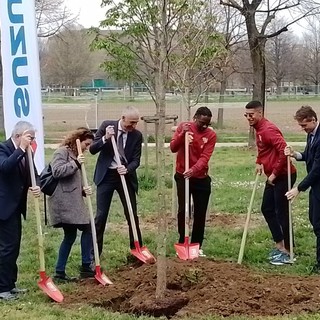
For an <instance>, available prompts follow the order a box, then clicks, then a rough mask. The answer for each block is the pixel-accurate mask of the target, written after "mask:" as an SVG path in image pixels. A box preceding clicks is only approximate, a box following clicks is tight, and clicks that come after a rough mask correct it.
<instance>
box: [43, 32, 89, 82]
mask: <svg viewBox="0 0 320 320" xmlns="http://www.w3.org/2000/svg"><path fill="white" fill-rule="evenodd" d="M90 42H91V38H90V37H89V35H88V34H87V33H86V30H78V29H65V30H63V31H62V32H60V33H59V34H57V35H55V36H53V37H51V38H49V39H48V41H47V44H46V51H45V53H43V57H42V59H41V62H42V74H43V81H44V82H45V83H46V84H47V85H51V84H61V85H63V86H65V87H71V88H73V87H76V86H79V85H80V84H81V83H82V82H83V81H86V80H91V78H92V74H91V73H92V70H93V69H92V65H93V61H92V53H91V52H90V49H89V44H90Z"/></svg>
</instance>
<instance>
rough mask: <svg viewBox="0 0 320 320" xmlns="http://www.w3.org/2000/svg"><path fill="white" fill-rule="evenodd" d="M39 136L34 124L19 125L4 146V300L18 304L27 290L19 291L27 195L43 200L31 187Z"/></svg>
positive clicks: (0, 253) (0, 246)
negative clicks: (30, 154)
mask: <svg viewBox="0 0 320 320" xmlns="http://www.w3.org/2000/svg"><path fill="white" fill-rule="evenodd" d="M34 136H35V130H34V128H33V126H32V124H31V123H29V122H26V121H19V122H18V123H17V124H16V125H15V127H14V129H13V131H12V135H11V138H10V139H8V140H7V141H4V142H2V143H0V208H1V210H0V299H1V300H14V299H16V298H17V294H18V293H23V292H26V289H19V288H17V287H16V281H17V275H18V266H17V259H18V256H19V251H20V242H21V215H23V217H24V218H25V217H26V211H27V209H26V207H27V194H28V190H30V191H31V192H32V193H33V195H34V196H36V197H39V196H40V187H30V186H31V179H30V173H29V166H28V158H27V157H26V150H27V148H30V144H31V142H32V141H33V139H34Z"/></svg>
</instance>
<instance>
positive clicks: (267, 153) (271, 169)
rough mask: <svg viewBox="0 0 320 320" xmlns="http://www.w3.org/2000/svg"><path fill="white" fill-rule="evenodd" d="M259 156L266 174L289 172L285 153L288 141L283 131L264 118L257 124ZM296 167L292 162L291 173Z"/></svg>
mask: <svg viewBox="0 0 320 320" xmlns="http://www.w3.org/2000/svg"><path fill="white" fill-rule="evenodd" d="M254 128H255V130H256V144H257V148H258V156H257V160H256V163H258V164H262V165H263V170H264V173H265V174H266V176H268V177H269V176H270V175H271V174H272V173H273V174H274V175H275V176H280V175H285V174H287V157H286V156H285V155H284V148H285V147H286V141H285V140H284V138H283V135H282V133H281V131H280V130H279V129H278V127H276V126H275V125H274V124H273V123H272V122H270V121H269V120H267V119H265V118H262V119H261V120H260V121H259V122H258V123H257V124H256V125H255V126H254ZM294 172H296V168H295V167H294V165H293V164H292V163H291V173H294Z"/></svg>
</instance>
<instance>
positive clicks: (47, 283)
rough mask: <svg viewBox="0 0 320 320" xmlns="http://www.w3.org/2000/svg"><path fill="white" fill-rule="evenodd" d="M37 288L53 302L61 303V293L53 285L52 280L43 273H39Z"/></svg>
mask: <svg viewBox="0 0 320 320" xmlns="http://www.w3.org/2000/svg"><path fill="white" fill-rule="evenodd" d="M38 287H39V288H40V289H41V290H42V291H43V292H44V293H45V294H46V295H48V296H49V297H50V298H51V299H52V300H54V301H55V302H62V301H63V295H62V293H61V292H60V290H59V289H58V288H57V287H56V285H55V284H54V283H53V281H52V279H51V278H50V277H48V276H47V275H46V273H45V272H43V271H40V280H39V281H38Z"/></svg>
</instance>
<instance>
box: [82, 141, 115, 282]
mask: <svg viewBox="0 0 320 320" xmlns="http://www.w3.org/2000/svg"><path fill="white" fill-rule="evenodd" d="M76 143H77V148H78V154H82V150H81V143H80V140H79V139H77V140H76ZM81 173H82V181H83V185H84V187H88V179H87V172H86V168H85V166H84V163H81ZM86 199H87V204H88V210H89V216H90V224H91V233H92V242H93V254H94V262H95V265H96V274H95V276H94V277H95V279H96V280H97V281H98V282H99V283H101V284H102V285H103V286H105V285H106V284H112V282H111V280H110V279H109V278H108V277H107V276H106V275H105V274H104V273H103V272H101V266H100V258H99V252H98V244H97V234H96V226H95V224H94V217H93V210H92V202H91V196H90V195H87V196H86Z"/></svg>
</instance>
